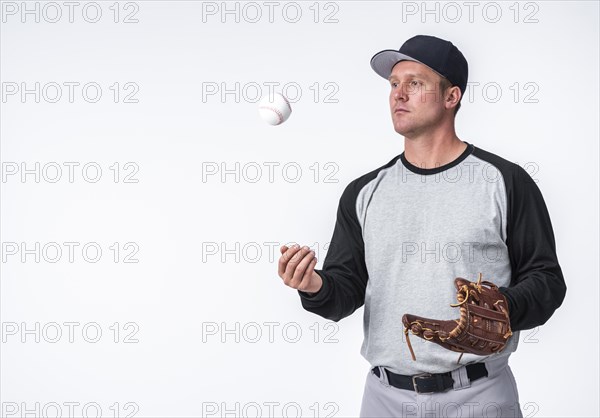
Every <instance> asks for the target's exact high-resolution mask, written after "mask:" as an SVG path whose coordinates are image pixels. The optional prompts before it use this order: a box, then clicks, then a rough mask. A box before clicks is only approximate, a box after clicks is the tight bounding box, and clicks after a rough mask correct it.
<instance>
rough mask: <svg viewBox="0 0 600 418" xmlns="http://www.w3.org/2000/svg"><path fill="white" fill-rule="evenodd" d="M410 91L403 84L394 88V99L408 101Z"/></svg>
mask: <svg viewBox="0 0 600 418" xmlns="http://www.w3.org/2000/svg"><path fill="white" fill-rule="evenodd" d="M408 93H409V92H408V88H407V86H406V85H404V84H402V85H400V86H398V88H396V89H395V90H394V99H396V100H404V101H406V100H407V99H408Z"/></svg>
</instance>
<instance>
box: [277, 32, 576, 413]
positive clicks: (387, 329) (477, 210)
mask: <svg viewBox="0 0 600 418" xmlns="http://www.w3.org/2000/svg"><path fill="white" fill-rule="evenodd" d="M371 67H372V68H373V69H374V70H375V72H376V73H377V74H379V75H380V76H382V77H383V78H385V79H387V80H388V81H389V83H390V97H389V103H390V110H391V114H392V121H393V125H394V129H395V130H396V132H398V133H399V134H401V135H403V136H404V152H403V153H402V154H400V155H398V156H396V157H394V158H393V159H392V160H391V161H390V162H388V163H387V164H385V165H383V166H381V167H379V168H377V169H376V170H373V171H371V172H370V173H367V174H365V175H363V176H361V177H359V178H357V179H355V180H354V181H352V182H351V183H350V184H349V185H348V186H347V187H346V189H345V190H344V192H343V194H342V196H341V198H340V201H339V207H338V212H337V220H336V225H335V228H334V232H333V237H332V240H331V244H330V247H329V250H328V252H327V256H326V258H325V262H324V264H323V269H322V270H314V267H315V265H316V259H315V257H314V252H311V251H309V249H308V248H307V247H303V248H299V246H294V247H292V248H288V247H286V246H283V247H281V252H282V256H281V258H280V260H279V276H280V277H281V278H282V279H283V281H284V283H285V284H286V285H287V286H290V287H292V288H294V289H297V290H298V293H299V295H300V298H301V302H302V306H303V307H304V308H305V309H306V310H308V311H310V312H313V313H315V314H318V315H320V316H322V317H324V318H327V319H330V320H333V321H339V320H340V319H342V318H344V317H346V316H348V315H350V314H352V313H353V312H354V311H355V310H356V309H358V308H359V307H360V306H362V305H363V304H364V305H365V311H364V342H363V345H362V348H361V354H362V355H363V356H364V357H365V359H367V360H368V361H369V363H370V364H371V366H372V368H371V369H370V370H369V373H368V374H367V378H366V383H365V388H364V394H363V399H362V406H361V412H360V414H361V416H365V417H366V416H373V417H387V416H393V417H397V416H434V415H437V416H463V417H465V416H522V415H521V409H520V405H519V396H518V392H517V387H516V383H515V380H514V377H513V375H512V372H511V370H510V367H509V366H508V358H509V356H510V354H511V353H512V352H514V351H515V350H516V348H517V343H518V339H519V331H520V330H525V329H530V328H533V327H536V326H539V325H542V324H544V323H545V322H546V321H547V320H548V319H549V318H550V316H551V315H552V314H553V313H554V311H555V310H556V308H558V307H559V306H560V305H561V304H562V301H563V299H564V296H565V293H566V285H565V282H564V278H563V275H562V271H561V268H560V266H559V263H558V258H557V255H556V249H555V241H554V233H553V230H552V225H551V222H550V217H549V214H548V211H547V208H546V205H545V202H544V200H543V197H542V194H541V192H540V190H539V188H538V187H537V185H536V183H535V182H534V181H533V180H532V179H531V177H529V175H528V174H527V172H526V171H525V170H524V169H522V168H521V167H519V166H518V165H516V164H514V163H511V162H509V161H507V160H505V159H503V158H501V157H499V156H497V155H495V154H492V153H490V152H487V151H484V150H483V149H481V148H479V147H476V146H474V145H473V144H471V143H469V142H466V141H462V140H460V139H459V138H458V137H457V135H456V132H455V129H454V119H455V115H456V112H457V110H458V108H459V107H460V102H461V99H462V97H463V96H464V93H465V89H466V86H467V78H468V65H467V61H466V59H465V58H464V56H463V54H462V53H461V52H460V51H459V50H458V48H456V46H454V45H453V44H452V43H451V42H448V41H445V40H442V39H439V38H436V37H432V36H424V35H418V36H415V37H413V38H411V39H409V40H408V41H406V42H405V43H404V44H403V45H402V47H401V48H400V50H399V51H395V50H384V51H381V52H379V53H377V54H376V55H375V56H373V58H372V59H371ZM481 274H483V276H484V279H485V280H488V281H490V282H492V283H493V284H494V285H495V286H497V288H496V289H497V290H495V292H496V293H493V295H494V296H495V299H497V302H495V303H500V304H503V303H505V304H506V305H507V306H505V307H503V308H502V312H504V313H505V314H506V318H505V319H506V322H507V323H508V322H509V324H507V326H508V325H510V329H512V334H511V333H510V332H509V333H506V334H505V337H506V338H507V340H506V344H505V346H503V348H502V349H501V350H500V351H498V352H495V353H493V354H490V355H478V354H474V353H473V352H472V351H469V350H466V351H464V352H463V351H462V350H461V357H462V358H461V359H460V360H461V362H460V364H457V353H456V352H454V351H452V349H448V347H444V346H442V345H440V344H439V343H438V344H434V343H433V342H432V341H427V340H429V339H431V338H425V339H419V338H414V339H413V341H412V347H411V349H410V351H412V349H414V353H416V359H415V360H413V358H411V357H412V356H411V353H410V352H409V348H408V347H407V342H408V341H406V337H404V331H405V330H406V329H407V328H406V327H404V326H403V324H402V318H403V315H404V314H406V313H407V312H411V313H413V314H415V315H423V316H426V317H429V318H438V319H440V320H442V319H443V320H452V319H456V318H458V316H459V314H458V312H457V309H459V308H457V307H452V306H450V303H452V302H456V298H457V288H456V287H455V283H454V279H455V278H457V277H461V278H465V279H467V280H469V281H474V280H475V278H477V276H479V277H480V278H481ZM457 280H458V279H457ZM465 289H466V288H465ZM469 289H472V293H471V295H475V297H477V292H478V291H477V289H480V290H481V286H480V285H479V284H474V285H472V287H469ZM495 303H494V305H495ZM490 304H491V302H490ZM486 306H487V305H486ZM463 308H464V306H463V307H461V308H460V309H463ZM433 322H435V321H432V322H431V323H433ZM456 323H458V321H456ZM413 331H414V330H413ZM430 331H431V330H430ZM432 332H433V331H432ZM440 335H441V334H440ZM421 336H422V335H421ZM438 341H439V340H438Z"/></svg>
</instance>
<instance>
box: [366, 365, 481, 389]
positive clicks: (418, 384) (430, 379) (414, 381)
mask: <svg viewBox="0 0 600 418" xmlns="http://www.w3.org/2000/svg"><path fill="white" fill-rule="evenodd" d="M466 369H467V376H468V377H469V380H470V381H471V382H473V381H475V380H477V379H479V378H481V377H486V376H487V375H488V372H487V369H486V368H485V364H483V363H474V364H468V365H467V366H466ZM384 370H385V372H386V374H387V377H388V382H389V384H390V385H392V386H394V387H395V388H399V389H407V390H414V391H415V392H417V393H433V392H444V391H446V390H448V389H449V388H451V387H453V386H454V379H452V372H446V373H437V374H430V373H421V374H416V375H414V376H405V375H403V374H396V373H392V372H390V371H389V370H388V369H386V368H384ZM372 371H373V373H375V375H376V376H377V377H379V375H380V374H379V367H374V368H373V370H372Z"/></svg>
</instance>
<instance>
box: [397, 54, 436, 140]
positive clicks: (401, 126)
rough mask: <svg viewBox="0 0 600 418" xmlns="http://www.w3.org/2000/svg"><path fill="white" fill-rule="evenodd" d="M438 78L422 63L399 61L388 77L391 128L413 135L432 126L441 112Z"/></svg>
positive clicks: (421, 132)
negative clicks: (392, 126) (392, 125)
mask: <svg viewBox="0 0 600 418" xmlns="http://www.w3.org/2000/svg"><path fill="white" fill-rule="evenodd" d="M441 81H442V78H441V77H440V76H439V75H438V74H437V73H435V72H434V71H433V70H431V69H430V68H429V67H427V66H426V65H423V64H420V63H418V62H414V61H400V62H399V63H397V64H396V65H395V66H394V68H392V73H391V75H390V78H389V82H390V88H391V90H390V110H391V112H392V122H393V123H394V129H395V130H396V132H398V133H399V134H401V135H404V136H408V137H413V136H417V135H420V134H423V133H426V132H427V131H431V130H432V129H435V128H436V126H437V125H439V124H440V123H441V121H442V119H443V117H444V114H445V107H444V100H443V96H442V95H441V94H440V82H441Z"/></svg>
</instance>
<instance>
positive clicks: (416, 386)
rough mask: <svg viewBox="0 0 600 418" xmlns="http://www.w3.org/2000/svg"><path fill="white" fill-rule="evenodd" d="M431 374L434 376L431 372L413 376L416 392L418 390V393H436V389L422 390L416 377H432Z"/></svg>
mask: <svg viewBox="0 0 600 418" xmlns="http://www.w3.org/2000/svg"><path fill="white" fill-rule="evenodd" d="M431 376H433V375H432V374H431V373H419V374H416V375H414V376H412V382H413V389H414V390H415V392H417V393H434V392H435V391H433V390H432V391H429V392H420V391H419V386H418V385H417V381H416V379H418V378H424V377H431Z"/></svg>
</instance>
